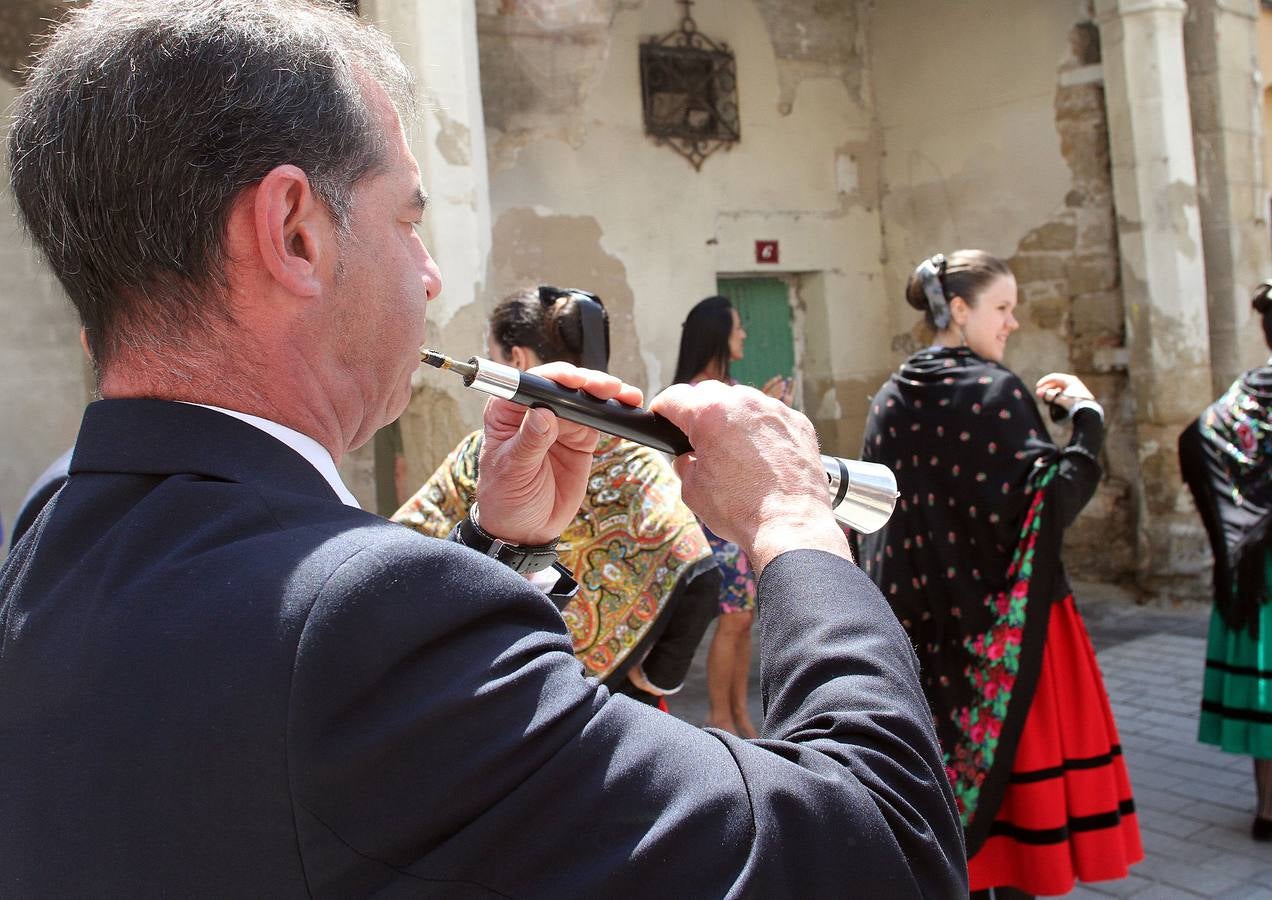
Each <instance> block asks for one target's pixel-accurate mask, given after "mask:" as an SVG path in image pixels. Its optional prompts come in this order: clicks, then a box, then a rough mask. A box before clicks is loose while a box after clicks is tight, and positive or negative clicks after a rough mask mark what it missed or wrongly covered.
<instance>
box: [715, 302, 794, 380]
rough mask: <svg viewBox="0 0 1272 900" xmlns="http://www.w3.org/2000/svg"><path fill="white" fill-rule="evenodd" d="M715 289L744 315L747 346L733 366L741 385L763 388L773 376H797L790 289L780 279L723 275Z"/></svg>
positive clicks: (733, 372) (734, 374) (731, 370)
mask: <svg viewBox="0 0 1272 900" xmlns="http://www.w3.org/2000/svg"><path fill="white" fill-rule="evenodd" d="M716 290H717V291H719V292H720V293H721V294H722V295H723V296H725V297H728V298H729V300H731V301H732V302H733V305H734V307H736V308H737V311H738V314H739V315H740V316H741V317H742V327H743V328H745V329H746V345H745V347H744V348H743V351H742V359H740V360H738V361H737V362H734V363H733V364H732V365H731V366H730V372H731V373H732V375H733V377H734V378H735V379H736V380H737V381H738V382H739V383H741V384H749V385H752V386H754V387H757V388H758V387H763V386H764V382H766V381H768V380H769V379H770V378H772V377H773V376H774V375H784V376H786V377H787V378H791V377H794V375H795V339H794V335H793V334H792V332H791V304H790V300H789V296H790V290H789V288H788V287H787V284H786V282H784V281H781V280H779V279H777V278H720V279H717V281H716Z"/></svg>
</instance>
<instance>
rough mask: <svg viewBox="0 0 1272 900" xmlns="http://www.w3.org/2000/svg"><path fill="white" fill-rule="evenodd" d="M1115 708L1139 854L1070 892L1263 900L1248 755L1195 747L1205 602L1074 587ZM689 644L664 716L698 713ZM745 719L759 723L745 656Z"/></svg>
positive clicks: (1271, 860)
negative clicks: (1188, 603)
mask: <svg viewBox="0 0 1272 900" xmlns="http://www.w3.org/2000/svg"><path fill="white" fill-rule="evenodd" d="M1075 587H1076V589H1075V592H1074V593H1075V596H1076V597H1077V598H1078V605H1079V608H1080V609H1081V611H1082V614H1083V616H1084V618H1085V619H1086V622H1087V627H1088V629H1089V631H1090V632H1091V639H1092V642H1093V643H1094V644H1095V647H1096V651H1097V654H1098V657H1099V661H1100V666H1101V668H1102V669H1103V671H1104V677H1105V683H1106V685H1107V686H1108V690H1109V696H1110V698H1111V699H1112V703H1113V710H1114V713H1115V715H1116V716H1117V722H1118V728H1119V730H1120V732H1121V736H1122V745H1123V748H1124V750H1125V754H1126V762H1127V765H1128V767H1129V768H1130V773H1131V782H1132V785H1133V786H1134V789H1135V802H1136V806H1137V808H1138V810H1139V816H1140V829H1141V833H1142V836H1143V840H1144V848H1145V854H1146V857H1145V859H1144V861H1143V862H1141V863H1139V864H1138V865H1136V866H1134V867H1133V868H1132V870H1131V872H1132V874H1131V875H1130V877H1129V878H1126V879H1124V880H1122V881H1111V882H1097V883H1093V884H1082V885H1079V886H1078V887H1077V888H1076V889H1075V890H1074V891H1073V892H1072V893H1070V894H1069V895H1068V896H1069V897H1071V898H1088V900H1089V898H1100V897H1110V896H1113V897H1139V898H1162V900H1170V898H1196V897H1216V898H1218V897H1222V898H1232V900H1237V898H1268V900H1272V844H1258V843H1255V842H1254V841H1253V840H1251V838H1250V822H1251V820H1252V818H1253V816H1254V775H1253V769H1252V767H1251V763H1250V760H1249V758H1247V757H1243V756H1242V757H1238V756H1233V755H1230V754H1226V753H1222V752H1220V751H1219V750H1217V749H1216V748H1213V747H1209V746H1205V745H1202V744H1199V743H1197V740H1196V733H1197V708H1198V703H1199V698H1200V694H1201V670H1202V660H1203V652H1204V649H1205V635H1206V625H1207V622H1208V617H1209V610H1208V609H1207V608H1203V607H1201V606H1198V607H1196V608H1191V609H1184V610H1173V611H1164V610H1159V609H1153V608H1146V607H1137V606H1134V605H1133V604H1132V603H1131V602H1130V600H1129V599H1128V598H1127V597H1125V596H1124V595H1122V594H1120V593H1119V592H1118V591H1117V590H1116V589H1114V588H1109V587H1107V586H1103V585H1095V584H1089V585H1078V586H1075ZM710 638H711V635H710V634H708V635H707V638H706V640H704V641H703V643H702V646H701V647H700V648H699V652H698V656H697V658H696V659H695V660H694V667H693V670H692V671H691V672H690V676H689V679H688V681H687V682H686V684H685V688H684V690H682V691H681V693H680V694H678V695H676V696H675V697H673V698H671V700H672V704H671V709H672V712H673V713H675V714H676V715H679V716H681V717H682V718H684V719H686V720H687V721H690V722H694V723H697V724H701V723H702V722H703V721H704V720H705V719H706V713H707V701H706V648H707V647H708V645H709V643H710ZM751 676H752V681H751V683H752V691H751V698H750V700H751V703H750V705H751V715H752V718H753V719H754V720H755V722H756V723H759V722H760V721H761V715H760V701H759V689H758V676H759V669H758V664H757V661H755V660H753V661H752V671H751Z"/></svg>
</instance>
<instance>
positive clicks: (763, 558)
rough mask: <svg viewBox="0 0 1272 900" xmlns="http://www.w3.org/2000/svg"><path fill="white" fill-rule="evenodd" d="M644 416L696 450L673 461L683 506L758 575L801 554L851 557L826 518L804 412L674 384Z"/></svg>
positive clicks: (822, 483) (745, 390)
mask: <svg viewBox="0 0 1272 900" xmlns="http://www.w3.org/2000/svg"><path fill="white" fill-rule="evenodd" d="M650 409H652V410H654V411H655V412H658V413H660V414H662V415H663V416H666V417H667V418H668V419H670V420H671V421H672V422H673V423H675V424H676V425H678V426H679V427H680V428H681V429H682V430H683V431H684V432H685V434H687V435H688V436H689V441H690V443H692V444H693V446H694V450H693V452H692V453H687V454H685V455H683V456H680V457H677V459H676V471H677V472H678V473H679V474H680V479H681V481H682V483H683V484H682V489H681V493H682V495H683V497H684V500H685V503H686V504H688V506H689V508H690V509H692V510H693V511H694V512H696V513H697V514H698V515H699V516H701V517H702V519H703V521H704V522H706V523H707V525H708V527H710V528H711V530H712V531H714V532H715V533H716V534H718V535H720V536H721V537H723V538H725V539H726V540H730V541H734V542H736V543H737V544H738V545H739V546H740V547H741V548H742V549H743V550H744V551H746V554H747V556H749V557H750V559H751V564H752V565H753V566H754V567H755V569H756V571H757V572H758V571H759V570H761V569H763V568H764V566H765V565H767V564H768V562H769V560H771V559H773V558H774V557H776V556H777V555H778V554H780V553H783V552H785V551H787V550H795V549H800V548H811V549H816V550H826V551H827V552H830V553H835V554H837V555H839V556H842V557H844V558H845V559H851V558H852V557H851V555H850V553H849V550H848V541H847V539H846V538H845V537H844V533H843V531H842V529H840V527H839V525H838V523H837V522H836V521H835V518H834V515H832V513H831V511H830V500H829V498H828V496H827V491H826V473H825V470H824V469H823V468H822V464H821V455H820V452H819V451H818V448H817V435H816V434H815V433H814V432H813V426H812V423H810V422H809V421H808V419H806V418H805V417H804V416H803V414H802V413H799V412H796V411H795V410H793V409H791V408H789V407H787V406H786V405H784V404H783V403H782V402H781V401H780V400H776V399H773V398H772V397H766V396H765V395H764V394H762V393H760V392H759V391H757V390H755V389H754V388H749V387H736V386H729V385H725V384H721V383H720V382H718V381H704V382H702V383H700V384H697V385H693V386H690V385H687V384H674V385H672V386H671V387H669V388H667V390H665V391H663V392H662V393H661V394H659V395H658V396H657V397H655V398H654V402H653V403H652V404H651V405H650Z"/></svg>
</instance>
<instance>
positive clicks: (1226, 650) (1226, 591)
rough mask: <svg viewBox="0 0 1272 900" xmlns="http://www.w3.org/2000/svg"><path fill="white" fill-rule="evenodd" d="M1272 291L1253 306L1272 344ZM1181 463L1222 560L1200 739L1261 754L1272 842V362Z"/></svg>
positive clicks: (1257, 763) (1263, 830) (1259, 769)
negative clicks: (1270, 295) (1270, 294)
mask: <svg viewBox="0 0 1272 900" xmlns="http://www.w3.org/2000/svg"><path fill="white" fill-rule="evenodd" d="M1270 290H1272V281H1265V282H1264V283H1263V284H1261V285H1259V287H1258V289H1257V290H1256V291H1255V294H1254V299H1253V305H1254V308H1255V310H1256V311H1257V312H1258V313H1259V315H1260V317H1261V318H1262V320H1263V335H1264V339H1265V340H1266V341H1267V343H1268V346H1269V347H1272V298H1269V296H1268V294H1269V291H1270ZM1179 461H1180V466H1181V468H1182V469H1183V473H1184V480H1185V481H1187V482H1188V486H1189V487H1190V488H1191V489H1192V492H1193V497H1194V499H1195V500H1196V501H1197V509H1198V510H1199V511H1200V512H1201V519H1202V522H1203V523H1204V524H1205V526H1206V533H1207V534H1208V535H1209V536H1210V547H1211V549H1212V550H1213V551H1214V557H1215V570H1214V599H1215V606H1214V611H1213V612H1212V613H1211V616H1210V635H1209V639H1208V640H1207V642H1206V672H1205V680H1204V682H1203V684H1202V695H1201V722H1200V726H1199V729H1198V739H1199V740H1201V741H1202V742H1203V743H1207V744H1216V745H1218V746H1219V747H1220V748H1222V749H1223V750H1225V751H1227V752H1228V753H1239V754H1242V755H1244V756H1251V757H1253V758H1254V781H1255V790H1256V792H1257V795H1258V807H1257V809H1256V811H1255V817H1254V824H1253V826H1252V827H1251V834H1252V836H1253V837H1254V839H1255V840H1257V841H1272V602H1269V599H1270V598H1272V533H1270V531H1269V525H1272V360H1269V361H1268V363H1267V365H1264V366H1260V367H1259V368H1257V369H1251V370H1250V371H1249V372H1246V373H1245V374H1244V375H1242V376H1241V377H1240V378H1238V379H1237V380H1236V381H1235V382H1233V384H1232V387H1230V388H1228V391H1227V393H1225V394H1224V395H1223V396H1222V397H1220V398H1219V399H1218V400H1216V401H1215V402H1214V403H1212V404H1210V406H1208V407H1207V408H1206V410H1205V412H1203V413H1202V414H1201V415H1200V416H1199V417H1198V418H1197V420H1196V421H1195V422H1193V423H1192V424H1191V425H1190V426H1188V428H1187V429H1185V431H1184V433H1183V434H1182V435H1180V437H1179Z"/></svg>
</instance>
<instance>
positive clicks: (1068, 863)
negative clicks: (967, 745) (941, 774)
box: [968, 596, 1144, 895]
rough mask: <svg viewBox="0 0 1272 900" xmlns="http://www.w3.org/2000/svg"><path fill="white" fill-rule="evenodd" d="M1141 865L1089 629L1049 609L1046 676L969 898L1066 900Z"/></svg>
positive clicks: (1065, 609)
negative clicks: (1007, 890)
mask: <svg viewBox="0 0 1272 900" xmlns="http://www.w3.org/2000/svg"><path fill="white" fill-rule="evenodd" d="M1143 858H1144V848H1143V846H1142V845H1141V844H1140V834H1139V824H1138V822H1137V820H1136V817H1135V801H1134V800H1132V799H1131V782H1130V779H1129V778H1128V777H1127V774H1126V763H1125V762H1124V761H1123V759H1122V747H1121V744H1120V742H1119V740H1118V736H1117V725H1116V724H1114V722H1113V711H1112V710H1111V709H1110V708H1109V698H1108V694H1107V693H1105V690H1104V680H1103V678H1102V677H1101V676H1100V669H1099V666H1098V665H1097V663H1096V661H1095V652H1094V651H1093V650H1092V648H1091V639H1090V638H1089V637H1088V636H1087V631H1086V626H1084V625H1083V624H1082V619H1081V617H1080V616H1079V615H1078V611H1077V609H1076V608H1075V607H1074V605H1073V597H1072V596H1069V597H1066V598H1065V599H1064V600H1062V601H1061V602H1059V603H1057V604H1055V605H1054V606H1053V607H1052V608H1051V619H1050V622H1049V623H1048V625H1047V640H1046V644H1045V645H1044V647H1043V653H1042V671H1041V672H1040V673H1039V675H1038V686H1037V689H1036V690H1035V692H1034V698H1033V704H1032V705H1031V706H1030V708H1029V713H1028V716H1027V717H1026V718H1025V726H1024V730H1023V731H1022V732H1021V735H1020V744H1019V746H1018V748H1017V750H1016V758H1015V761H1014V763H1013V765H1012V770H1011V779H1010V781H1009V783H1008V786H1007V790H1006V792H1005V793H1004V795H1003V802H1002V805H1001V806H1000V807H999V809H998V814H997V815H996V816H995V817H994V822H993V824H992V825H991V827H990V836H989V838H987V839H986V841H985V843H984V844H983V845H982V847H981V849H980V850H979V851H978V852H977V854H976V855H975V856H973V857H972V858H971V859H970V860H969V861H968V874H969V877H970V880H971V889H972V890H974V891H980V890H984V889H986V888H991V887H1004V886H1009V887H1015V888H1018V889H1020V890H1023V891H1026V892H1027V893H1030V894H1043V895H1046V894H1052V895H1055V894H1067V893H1068V892H1069V891H1071V890H1073V885H1074V881H1075V880H1077V879H1080V880H1082V881H1104V880H1106V879H1110V878H1125V877H1126V875H1127V868H1128V867H1129V866H1130V865H1131V864H1132V863H1136V862H1139V861H1140V860H1141V859H1143Z"/></svg>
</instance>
